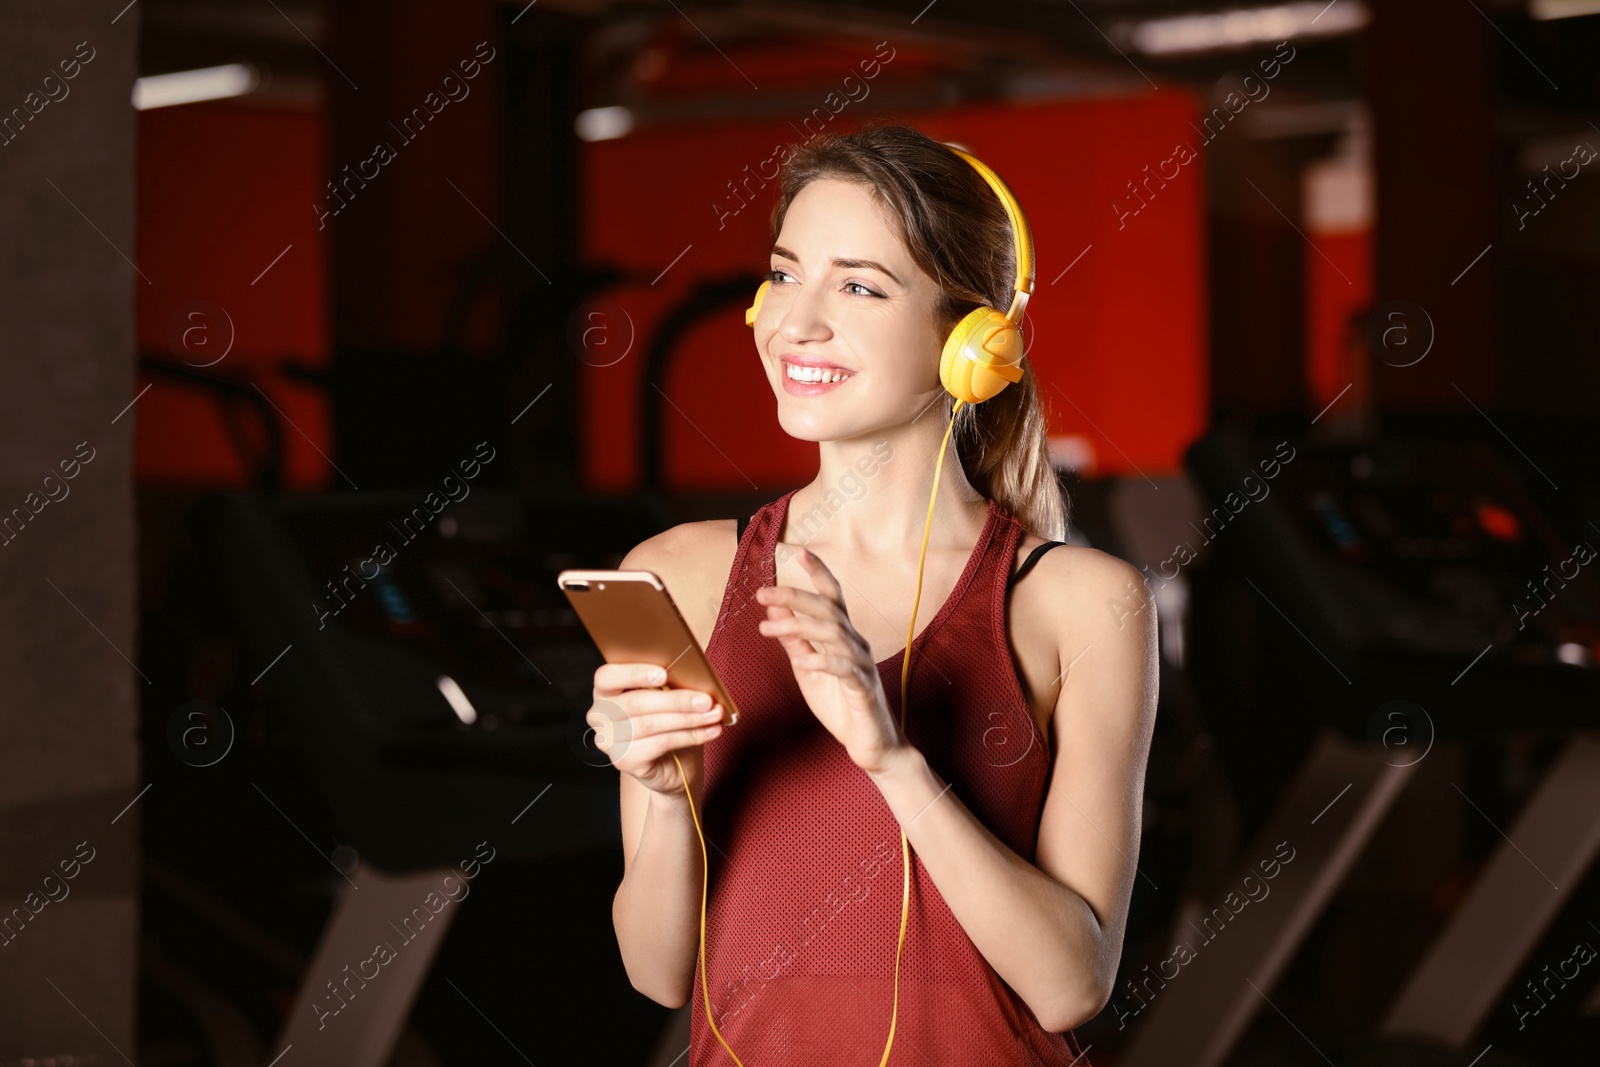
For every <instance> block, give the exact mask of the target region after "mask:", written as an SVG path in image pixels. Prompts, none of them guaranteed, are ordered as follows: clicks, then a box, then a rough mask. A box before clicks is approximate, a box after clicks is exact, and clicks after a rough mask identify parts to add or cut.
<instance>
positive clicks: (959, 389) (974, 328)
mask: <svg viewBox="0 0 1600 1067" xmlns="http://www.w3.org/2000/svg"><path fill="white" fill-rule="evenodd" d="M1022 349H1023V345H1022V331H1021V330H1019V329H1017V327H1016V326H1015V325H1014V324H1013V323H1012V322H1011V320H1010V319H1008V318H1006V317H1005V315H1004V314H1002V313H1001V312H998V311H996V310H995V309H994V308H991V307H980V308H974V309H973V310H972V311H970V312H968V313H967V315H966V317H965V318H963V319H962V320H961V321H960V322H958V323H956V328H955V329H953V330H951V331H950V336H949V337H948V338H946V339H945V342H944V350H943V351H942V352H941V353H940V354H939V381H940V383H941V384H943V385H944V387H945V390H946V391H947V392H949V393H950V395H951V396H953V397H955V398H956V399H957V400H962V401H965V402H966V403H968V404H980V403H982V402H983V401H985V400H988V399H989V398H990V397H993V396H995V395H996V394H998V393H999V392H1000V391H1001V390H1002V389H1004V388H1005V387H1006V386H1007V385H1009V384H1011V383H1012V382H1016V381H1021V380H1022Z"/></svg>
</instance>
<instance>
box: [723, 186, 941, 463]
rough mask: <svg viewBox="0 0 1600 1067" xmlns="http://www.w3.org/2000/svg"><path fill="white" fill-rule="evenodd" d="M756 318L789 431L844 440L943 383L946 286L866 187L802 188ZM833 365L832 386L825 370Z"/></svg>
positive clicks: (892, 417)
mask: <svg viewBox="0 0 1600 1067" xmlns="http://www.w3.org/2000/svg"><path fill="white" fill-rule="evenodd" d="M771 269H772V270H773V271H774V272H775V273H774V274H773V277H772V285H771V287H770V288H769V289H768V291H767V295H766V298H765V299H764V300H763V301H762V303H761V313H760V314H759V315H758V316H757V317H756V320H755V324H754V325H755V341H756V351H758V352H759V353H760V354H761V361H762V365H763V366H764V367H765V369H766V372H767V380H768V381H769V382H770V383H771V385H772V389H773V392H774V394H775V395H776V396H777V398H778V422H779V424H780V425H781V426H782V427H783V429H784V432H785V433H787V434H789V435H790V436H791V437H796V438H799V439H801V440H807V441H826V440H839V439H845V438H851V437H856V436H860V435H865V434H870V433H873V432H876V431H878V430H880V429H882V428H884V427H887V426H895V425H899V424H902V423H905V422H909V421H911V420H912V419H914V418H915V417H916V416H917V415H919V414H920V413H921V412H922V411H923V410H925V409H926V408H927V406H928V405H929V404H930V403H931V402H932V401H933V400H934V399H935V398H936V397H937V396H938V394H939V393H940V392H942V391H943V387H942V386H941V385H940V384H939V351H940V347H941V345H942V344H943V343H944V338H943V337H942V336H940V335H939V334H938V332H937V331H936V329H935V326H934V307H935V305H936V302H937V300H938V295H939V289H938V285H937V284H936V283H935V282H934V280H933V279H932V278H930V277H929V276H928V275H927V274H925V273H924V272H923V271H922V270H921V268H919V267H918V266H917V265H916V264H915V263H913V262H912V261H911V257H910V256H909V254H907V252H906V249H905V246H904V245H903V244H902V243H901V241H900V239H899V238H898V237H897V236H896V235H895V233H894V231H893V230H892V229H891V228H890V225H889V222H888V220H887V219H886V218H885V217H884V216H883V214H882V209H881V208H880V207H879V206H878V203H877V201H876V200H874V199H873V196H872V193H871V192H870V191H869V190H868V189H867V187H865V186H862V185H857V184H855V183H852V182H844V181H839V180H837V179H832V178H827V179H819V180H817V181H813V182H811V183H810V184H809V185H807V186H805V188H803V189H801V190H800V192H799V193H798V194H797V195H796V196H795V198H794V200H793V201H791V202H790V204H789V210H788V213H787V214H786V215H785V216H784V220H783V228H782V230H781V231H780V232H779V234H778V240H777V242H776V244H775V246H774V248H773V250H772V262H771ZM808 364H821V365H824V371H825V372H826V373H827V374H828V375H829V376H831V375H832V374H834V373H838V372H843V373H845V374H846V375H847V376H846V377H845V378H843V379H842V380H841V381H839V382H837V383H834V384H827V383H826V382H819V381H816V380H815V379H816V378H817V376H818V373H819V372H818V371H816V370H815V369H811V370H805V371H800V373H801V375H802V377H807V378H808V379H809V380H806V381H796V380H794V379H793V378H792V377H791V375H792V374H793V373H795V372H796V371H797V370H799V368H800V367H803V366H805V365H808Z"/></svg>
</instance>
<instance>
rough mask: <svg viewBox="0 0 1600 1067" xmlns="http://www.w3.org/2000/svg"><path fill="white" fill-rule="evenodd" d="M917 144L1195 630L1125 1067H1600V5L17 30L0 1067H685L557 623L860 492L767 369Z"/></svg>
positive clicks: (1166, 608)
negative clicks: (789, 242) (844, 134)
mask: <svg viewBox="0 0 1600 1067" xmlns="http://www.w3.org/2000/svg"><path fill="white" fill-rule="evenodd" d="M885 119H890V120H895V121H902V122H906V123H910V124H912V125H915V126H917V127H919V128H920V129H922V130H924V131H925V132H927V133H929V134H930V135H932V136H934V137H936V138H938V139H940V140H947V141H958V142H960V143H961V144H963V145H965V146H966V147H968V148H969V149H970V150H971V151H972V152H974V153H975V154H976V155H977V156H978V157H979V158H982V159H983V160H985V161H986V162H988V163H989V164H991V165H992V166H993V167H995V168H996V170H997V171H998V172H999V173H1000V174H1001V175H1003V176H1004V178H1005V179H1006V181H1007V182H1008V184H1009V185H1010V186H1011V187H1012V189H1013V190H1014V191H1015V192H1016V194H1017V195H1018V197H1019V199H1020V201H1021V203H1022V204H1023V206H1024V208H1025V210H1026V212H1027V214H1028V217H1029V219H1030V221H1031V224H1032V228H1033V233H1034V238H1035V241H1036V243H1037V249H1038V260H1037V272H1038V273H1037V289H1036V295H1035V296H1034V298H1033V301H1032V303H1031V304H1030V305H1029V309H1028V315H1027V329H1026V332H1027V335H1028V339H1029V345H1030V349H1029V355H1030V358H1031V360H1032V362H1033V364H1034V366H1035V367H1036V369H1037V371H1038V374H1039V376H1040V380H1041V382H1042V383H1043V385H1044V401H1045V404H1046V407H1047V409H1048V415H1049V424H1050V431H1049V432H1050V436H1051V444H1052V452H1053V455H1054V456H1055V458H1056V463H1057V467H1058V470H1059V474H1060V480H1061V487H1062V491H1063V492H1064V493H1065V494H1066V495H1067V497H1068V498H1069V500H1070V502H1071V515H1072V521H1071V534H1070V536H1071V540H1072V541H1073V543H1077V544H1087V545H1092V546H1094V547H1096V548H1100V549H1102V550H1104V551H1107V552H1111V553H1114V554H1116V555H1119V556H1121V557H1123V558H1125V559H1127V560H1129V561H1130V562H1133V563H1135V564H1136V565H1138V566H1140V567H1141V568H1142V569H1144V571H1145V573H1146V574H1147V576H1148V580H1149V584H1150V585H1151V588H1152V589H1154V590H1155V591H1156V595H1157V598H1158V602H1159V610H1160V633H1161V644H1162V648H1161V670H1162V674H1161V680H1160V684H1161V702H1160V709H1159V714H1158V721H1157V725H1156V737H1155V747H1154V750H1153V752H1152V754H1151V760H1150V765H1149V771H1148V776H1147V781H1146V795H1145V798H1144V811H1145V825H1144V831H1143V841H1142V845H1141V850H1140V855H1139V874H1140V877H1139V878H1138V880H1137V882H1136V884H1135V888H1134V894H1133V901H1132V910H1131V914H1130V917H1129V920H1128V926H1127V932H1126V938H1125V941H1124V948H1123V957H1122V962H1121V968H1120V971H1119V974H1118V979H1117V986H1116V990H1115V992H1114V993H1113V996H1112V999H1111V1001H1110V1003H1109V1004H1108V1005H1107V1007H1106V1009H1105V1010H1104V1011H1103V1012H1102V1013H1101V1015H1100V1016H1099V1017H1098V1018H1096V1019H1095V1020H1093V1021H1092V1022H1090V1023H1087V1024H1085V1025H1084V1026H1082V1027H1080V1028H1079V1029H1078V1035H1079V1039H1080V1041H1081V1043H1082V1044H1084V1045H1086V1046H1088V1049H1087V1052H1086V1056H1085V1059H1086V1061H1089V1062H1092V1063H1094V1064H1096V1065H1100V1067H1104V1065H1110V1064H1119V1065H1128V1067H1154V1065H1187V1064H1195V1065H1205V1067H1211V1065H1220V1064H1234V1065H1246V1064H1250V1065H1254V1064H1274V1065H1282V1064H1321V1063H1328V1064H1338V1065H1340V1067H1352V1065H1357V1064H1388V1063H1396V1064H1398V1063H1407V1064H1434V1063H1438V1064H1458V1063H1459V1064H1462V1065H1467V1064H1473V1063H1477V1064H1483V1065H1485V1067H1487V1065H1489V1064H1563V1065H1564V1064H1575V1063H1579V1062H1592V1059H1593V1055H1594V1053H1593V1049H1594V1048H1596V1047H1600V978H1597V976H1600V965H1595V966H1590V965H1589V964H1590V963H1591V962H1592V961H1593V960H1594V957H1595V955H1596V949H1597V947H1600V879H1597V875H1596V874H1595V871H1594V860H1595V858H1596V851H1597V849H1600V744H1597V740H1596V735H1595V733H1594V729H1595V726H1596V722H1597V719H1600V684H1597V678H1600V671H1597V669H1596V656H1597V655H1600V622H1597V610H1600V583H1597V580H1596V577H1595V575H1596V570H1597V569H1600V568H1597V565H1594V558H1595V556H1596V548H1595V546H1600V486H1597V474H1600V470H1597V468H1600V449H1597V447H1596V443H1595V442H1596V434H1597V430H1600V426H1597V421H1596V416H1597V414H1600V359H1597V355H1600V340H1597V328H1600V178H1596V177H1595V175H1596V174H1600V162H1596V155H1597V152H1600V126H1597V125H1596V123H1597V122H1600V2H1595V0H1406V2H1403V3H1402V2H1400V0H1331V2H1328V0H1316V2H1312V3H1297V2H1291V3H1281V4H1266V5H1262V6H1248V5H1246V4H1241V3H1237V2H1235V0H1004V2H1002V3H980V2H977V0H932V2H926V0H908V2H904V3H902V2H889V0H863V2H858V3H854V4H849V5H835V4H829V3H817V2H811V0H790V2H788V3H785V4H782V5H774V4H766V3H746V2H738V0H725V2H718V3H709V4H708V3H692V4H691V3H688V2H687V0H668V2H667V3H665V4H659V3H654V2H631V3H611V2H608V0H540V2H538V3H537V4H535V3H526V4H524V3H522V2H520V0H519V2H512V3H495V2H490V0H470V2H457V3H452V4H445V3H442V2H436V3H421V2H402V3H376V2H371V0H327V2H322V3H316V2H308V0H237V2H223V0H131V2H130V0H93V2H89V0H71V2H68V3H57V2H46V0H8V2H7V4H6V5H5V7H4V9H3V10H0V233H3V235H4V236H3V247H4V257H3V258H4V261H5V262H4V266H3V268H0V269H3V273H4V277H3V285H0V336H3V347H0V353H3V356H0V598H3V600H4V612H3V619H4V631H3V635H0V700H3V704H0V857H3V859H0V1065H4V1067H12V1065H44V1064H51V1065H60V1067H65V1065H69V1064H71V1065H82V1064H117V1063H122V1062H127V1063H138V1064H147V1065H168V1067H191V1065H192V1067H201V1065H235V1064H237V1065H244V1064H250V1065H268V1064H273V1063H282V1064H283V1065H284V1067H294V1065H295V1064H297V1063H298V1064H325V1063H326V1064H362V1065H367V1064H371V1065H378V1064H389V1063H392V1064H400V1065H405V1067H426V1065H439V1064H452V1065H453V1064H469V1063H470V1064H521V1063H530V1064H533V1063H537V1064H541V1065H543V1064H551V1063H576V1062H583V1063H606V1064H622V1065H641V1067H668V1065H672V1064H685V1063H687V1056H686V1054H685V1053H686V1048H687V1043H688V1039H687V1018H688V1016H687V1012H688V1010H690V1009H689V1008H685V1009H682V1010H678V1011H670V1010H668V1009H666V1008H664V1007H662V1006H660V1005H657V1004H655V1003H653V1002H651V1001H650V1000H648V999H647V998H645V997H644V996H642V995H641V994H639V993H637V992H635V991H634V990H633V989H632V987H631V986H630V984H629V982H628V979H627V976H626V974H625V973H624V971H623V968H622V964H621V960H620V957H619V955H618V952H617V947H616V942H615V938H614V935H613V931H612V927H611V920H610V902H611V897H612V894H613V892H614V891H615V888H616V885H617V883H618V881H619V880H620V877H621V874H622V859H621V851H620V840H619V828H618V818H617V808H616V775H615V772H614V771H612V770H610V769H609V766H608V765H607V762H606V760H605V757H604V756H603V755H602V754H601V753H599V752H598V751H597V750H595V749H594V748H593V745H592V741H591V739H590V738H588V737H587V736H586V734H585V731H586V726H585V724H584V722H583V714H584V712H585V711H586V710H587V708H588V706H589V690H590V684H591V680H592V671H593V669H594V667H595V666H596V665H597V663H598V662H599V659H598V654H597V653H596V652H595V650H594V648H593V646H592V645H591V644H590V643H589V641H588V639H587V637H586V636H585V634H584V632H583V630H582V629H581V627H579V626H578V625H577V624H576V620H575V618H574V617H573V615H572V614H571V612H570V611H569V610H568V608H567V605H566V603H565V601H564V599H563V598H562V597H561V595H560V594H559V592H558V591H557V589H556V586H555V582H554V575H555V573H556V571H558V570H560V569H562V568H564V567H571V566H595V567H609V566H615V565H616V563H617V562H618V561H619V560H620V559H621V557H622V555H623V554H624V553H625V552H626V551H627V550H628V549H629V548H631V547H632V546H633V545H634V544H637V543H638V542H639V541H640V540H642V539H644V538H645V537H647V536H650V535H651V534H653V533H655V532H657V531H659V530H661V529H664V528H666V527H668V526H670V525H673V524H675V523H679V522H685V521H690V520H695V519H702V518H731V517H735V516H741V515H750V514H751V513H753V512H754V510H755V509H756V508H758V507H759V506H760V505H762V504H764V503H767V502H769V501H771V500H774V499H776V498H777V497H778V496H780V495H782V494H783V493H784V492H786V491H788V490H789V489H791V488H794V487H796V486H798V485H800V484H803V483H804V482H806V481H808V480H810V478H811V477H812V476H813V475H814V474H815V464H816V451H815V448H814V446H811V445H809V444H806V443H804V442H799V441H795V440H792V439H789V438H787V437H786V436H785V435H784V434H783V433H782V431H781V430H780V429H779V427H778V425H777V422H776V419H775V418H773V417H771V415H770V414H769V413H770V412H771V411H772V404H773V401H772V398H771V395H770V389H769V387H768V385H767V382H766V380H765V377H764V376H763V374H762V372H761V370H760V368H759V366H758V364H757V362H756V360H754V359H752V358H751V356H752V352H751V348H750V340H749V333H748V330H747V328H746V327H745V326H744V324H743V321H742V316H741V312H742V310H743V309H744V308H745V307H747V306H748V304H749V301H750V297H751V296H752V294H753V293H754V290H755V287H756V285H757V284H758V283H759V281H760V280H761V273H762V272H763V270H764V269H765V267H766V265H767V264H766V253H767V241H768V230H767V226H768V220H769V217H770V211H771V207H772V203H773V201H774V197H775V192H776V183H775V182H774V181H773V179H774V177H775V176H776V174H777V169H776V168H777V156H778V149H779V146H780V145H784V144H787V145H796V146H797V145H799V144H801V143H804V142H806V141H809V140H811V139H813V138H815V137H817V136H819V135H821V134H822V133H825V132H833V131H839V130H846V129H849V128H852V127H854V126H856V125H858V124H860V123H862V122H865V121H881V120H885ZM734 413H740V414H739V416H738V417H735V416H734ZM452 886H453V887H455V888H454V889H451V888H450V887H452ZM377 942H382V943H384V944H386V945H387V946H388V947H389V951H388V952H387V953H384V952H380V951H378V950H377V949H376V948H375V947H374V945H375V943H377ZM691 1007H692V1006H691ZM1585 1050H1588V1051H1585ZM917 1051H918V1050H914V1049H911V1048H910V1047H905V1048H900V1047H897V1049H896V1051H895V1059H894V1061H893V1062H894V1063H897V1064H899V1063H907V1064H909V1063H914V1062H918V1057H917V1056H916V1052H917ZM920 1058H921V1059H922V1060H925V1061H926V1062H929V1063H940V1064H946V1063H948V1064H956V1063H961V1062H963V1061H962V1059H961V1054H960V1050H927V1051H926V1052H924V1054H923V1055H922V1056H921V1057H920Z"/></svg>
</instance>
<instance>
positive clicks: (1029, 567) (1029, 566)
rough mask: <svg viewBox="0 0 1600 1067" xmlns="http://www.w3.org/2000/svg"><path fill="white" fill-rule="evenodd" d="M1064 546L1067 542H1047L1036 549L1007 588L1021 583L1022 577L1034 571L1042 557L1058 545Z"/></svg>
mask: <svg viewBox="0 0 1600 1067" xmlns="http://www.w3.org/2000/svg"><path fill="white" fill-rule="evenodd" d="M1064 544H1066V542H1065V541H1046V542H1045V543H1044V544H1042V545H1039V546H1038V547H1037V548H1035V549H1034V550H1033V551H1032V552H1029V553H1028V558H1027V559H1025V560H1023V561H1022V568H1021V569H1020V570H1019V571H1017V573H1015V574H1013V575H1012V576H1011V580H1010V581H1008V582H1007V583H1006V588H1007V589H1010V588H1011V587H1012V586H1014V585H1016V584H1017V583H1018V582H1019V581H1021V580H1022V576H1023V575H1025V574H1027V573H1028V572H1029V571H1031V570H1032V569H1033V565H1034V564H1035V563H1037V562H1039V557H1040V556H1042V555H1044V554H1045V553H1046V552H1048V551H1050V550H1051V549H1052V548H1054V547H1056V546H1057V545H1064Z"/></svg>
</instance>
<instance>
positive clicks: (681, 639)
mask: <svg viewBox="0 0 1600 1067" xmlns="http://www.w3.org/2000/svg"><path fill="white" fill-rule="evenodd" d="M556 582H557V584H559V585H560V586H561V591H562V592H563V593H565V594H566V596H567V600H568V602H569V603H571V604H572V610H573V611H575V612H577V613H578V618H579V619H580V620H582V622H583V626H584V629H586V630H588V631H589V637H590V638H591V639H592V640H593V641H594V643H595V646H596V647H597V648H599V649H600V654H601V655H602V656H604V657H605V659H606V662H607V663H654V664H655V665H656V666H658V667H665V668H666V669H667V681H666V684H667V685H668V686H669V687H671V688H673V689H698V690H700V691H701V692H703V693H710V694H711V696H712V698H713V699H715V700H716V702H717V703H718V704H720V705H722V724H723V725H724V726H732V725H733V724H734V723H736V722H738V721H739V708H738V706H737V705H735V704H734V702H733V697H731V696H729V695H728V691H727V690H726V689H725V688H723V685H722V681H721V680H720V679H719V678H718V677H717V672H716V671H714V670H712V669H711V663H710V661H709V660H707V659H706V654H705V651H704V650H703V649H702V648H701V647H700V642H698V641H696V640H695V637H694V633H693V631H691V630H690V629H689V624H688V623H686V622H684V621H683V614H682V613H681V612H680V611H679V610H678V605H677V604H676V603H675V602H674V601H673V599H672V594H671V593H669V592H667V587H666V585H665V584H664V583H663V582H662V581H661V579H660V578H659V577H657V576H656V574H655V573H654V572H653V571H605V570H564V571H562V572H561V573H559V574H557V575H556Z"/></svg>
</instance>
